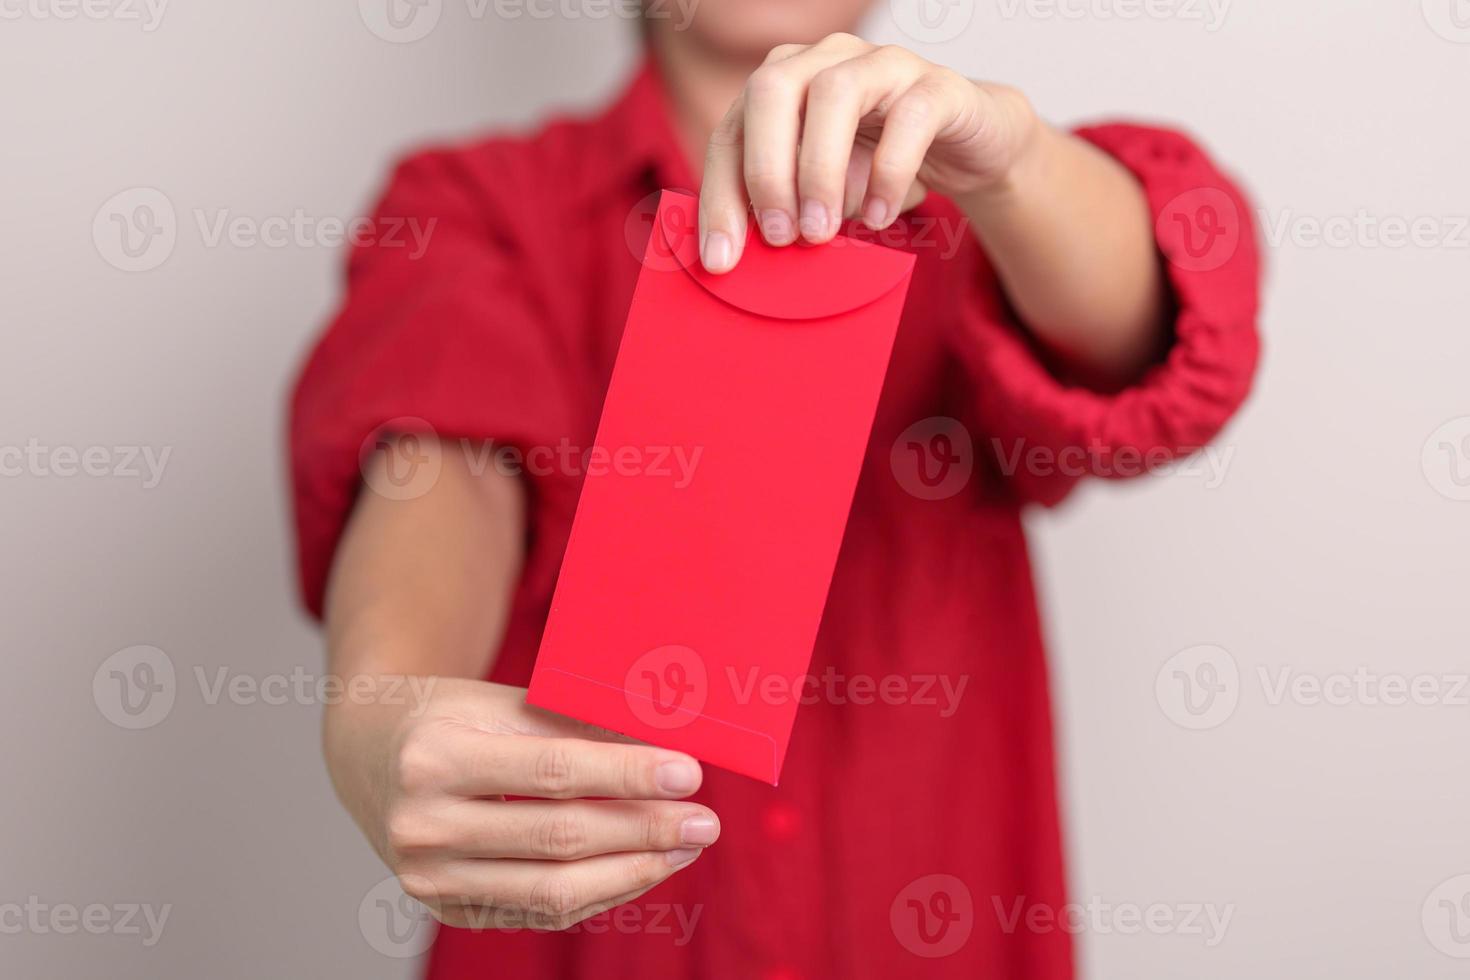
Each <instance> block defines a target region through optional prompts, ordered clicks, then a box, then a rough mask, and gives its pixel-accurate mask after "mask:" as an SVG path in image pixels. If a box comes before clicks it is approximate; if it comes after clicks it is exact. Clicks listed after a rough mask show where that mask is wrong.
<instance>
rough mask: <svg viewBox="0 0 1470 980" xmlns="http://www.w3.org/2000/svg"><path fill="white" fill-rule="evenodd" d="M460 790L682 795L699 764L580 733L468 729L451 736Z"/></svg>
mask: <svg viewBox="0 0 1470 980" xmlns="http://www.w3.org/2000/svg"><path fill="white" fill-rule="evenodd" d="M445 748H446V751H447V752H448V753H449V756H450V758H451V759H452V760H453V761H452V762H451V767H452V769H451V772H450V773H449V774H448V778H447V779H446V780H445V781H444V782H443V783H442V786H443V789H444V790H445V791H446V792H449V793H451V794H454V795H457V796H498V795H511V796H534V797H541V798H544V799H553V800H565V799H574V798H576V797H586V796H597V797H609V798H615V799H632V800H661V799H679V798H682V797H685V796H688V795H690V794H691V793H693V792H694V791H695V790H697V789H699V785H700V783H701V781H702V780H703V773H702V771H701V769H700V767H699V763H698V762H695V761H694V759H692V758H690V757H689V756H687V755H685V754H683V753H682V752H671V751H669V750H667V749H658V748H654V747H652V746H646V745H625V744H620V743H616V742H593V741H588V740H586V739H580V738H541V737H536V736H522V735H494V734H486V733H484V732H479V731H475V730H473V729H468V728H466V729H464V730H463V731H461V732H458V733H456V734H455V735H454V736H453V737H452V738H450V739H449V740H448V745H447V746H446V747H445Z"/></svg>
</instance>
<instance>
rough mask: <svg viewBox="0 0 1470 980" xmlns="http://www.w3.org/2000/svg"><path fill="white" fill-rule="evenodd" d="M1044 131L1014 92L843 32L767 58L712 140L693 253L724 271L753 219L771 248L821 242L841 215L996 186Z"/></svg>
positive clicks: (892, 209)
mask: <svg viewBox="0 0 1470 980" xmlns="http://www.w3.org/2000/svg"><path fill="white" fill-rule="evenodd" d="M1041 129H1042V127H1040V126H1039V125H1038V123H1037V121H1036V117H1035V115H1034V114H1033V112H1032V111H1031V107H1030V105H1029V104H1028V103H1027V101H1026V100H1025V98H1023V97H1022V96H1021V95H1020V94H1019V93H1018V92H1016V91H1014V90H1012V89H1008V88H1004V87H1002V86H996V85H988V84H980V83H977V82H972V81H970V80H969V79H966V78H964V77H963V76H961V75H958V74H956V73H955V72H953V71H951V70H949V69H948V68H942V67H940V66H938V65H934V64H931V63H929V62H927V61H925V60H924V59H923V58H921V57H919V56H918V55H916V54H914V53H912V52H910V51H906V50H904V49H903V48H898V47H892V46H888V47H878V46H876V45H873V44H869V43H868V42H867V41H864V40H862V39H861V38H857V37H854V36H852V35H850V34H834V35H832V36H830V37H828V38H826V39H824V40H822V41H820V42H818V43H816V44H811V45H806V44H786V45H782V46H781V47H778V48H776V49H775V50H773V51H772V52H771V53H770V55H769V56H768V57H767V58H766V60H765V63H764V64H763V65H762V66H761V67H760V68H759V69H758V70H757V71H756V72H755V73H754V74H753V75H751V76H750V80H749V81H748V82H747V83H746V86H745V90H744V92H742V93H741V95H740V97H739V98H738V99H736V100H735V103H734V104H733V105H731V107H730V111H729V112H728V113H727V114H726V115H725V117H724V119H723V120H721V122H720V124H719V126H718V127H717V128H716V129H715V132H714V135H713V137H712V138H711V139H710V144H709V152H708V155H707V157H706V159H705V167H704V181H703V188H702V191H701V194H700V208H699V216H700V254H701V257H702V258H703V261H704V265H705V268H707V269H708V270H709V271H711V272H725V271H727V270H729V269H731V268H733V267H734V265H735V263H736V262H737V261H739V259H740V252H741V249H742V248H743V247H744V244H745V236H746V215H747V212H748V211H749V210H753V211H754V213H755V215H756V219H757V221H758V223H759V226H760V230H761V234H762V236H763V237H764V238H765V240H766V241H767V242H769V243H770V244H772V245H789V244H791V243H792V242H794V241H796V239H797V238H798V236H799V237H801V238H804V239H806V240H807V241H809V242H825V241H827V240H828V239H830V238H832V236H833V235H835V234H836V233H837V229H838V225H839V224H840V222H841V220H842V219H843V218H850V217H855V216H859V215H861V217H862V220H863V222H864V224H866V225H867V226H868V227H870V228H873V229H875V230H876V229H881V228H885V227H887V226H888V225H889V224H890V223H892V222H893V220H894V219H895V218H897V217H898V215H899V214H901V213H902V212H903V211H906V210H908V209H909V208H912V207H914V206H915V205H917V204H918V203H919V202H920V201H921V200H923V198H924V194H925V189H926V188H932V189H934V190H935V191H938V192H939V193H941V194H945V195H947V196H950V197H955V198H958V197H961V196H965V195H973V194H977V193H983V192H986V191H989V190H991V189H995V188H1000V187H1003V186H1004V185H1005V184H1006V183H1007V181H1008V179H1009V178H1010V177H1011V175H1012V174H1013V173H1014V172H1015V170H1016V168H1017V167H1018V166H1019V165H1020V164H1021V163H1022V162H1023V161H1024V160H1025V158H1026V155H1027V153H1028V151H1029V149H1030V147H1031V145H1032V144H1033V143H1034V142H1035V141H1036V138H1037V134H1038V132H1039V131H1040V130H1041Z"/></svg>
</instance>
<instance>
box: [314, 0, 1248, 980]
mask: <svg viewBox="0 0 1470 980" xmlns="http://www.w3.org/2000/svg"><path fill="white" fill-rule="evenodd" d="M866 5H867V4H866V0H782V2H775V0H703V2H702V3H701V4H700V5H699V7H698V8H697V11H696V13H695V16H694V17H693V18H692V20H691V21H690V23H689V25H688V29H687V30H679V29H677V26H676V24H677V22H676V20H675V19H673V18H663V17H656V16H653V14H654V12H655V8H650V11H649V16H648V17H647V19H646V36H647V46H648V57H647V63H646V64H645V65H644V66H643V67H642V68H641V70H640V71H639V72H638V74H637V76H636V77H635V79H634V80H633V82H632V84H631V86H630V87H629V88H628V89H627V91H626V92H625V93H624V94H623V95H622V96H621V97H620V98H619V99H618V100H617V101H616V102H615V103H614V104H613V105H612V107H611V108H609V109H608V110H607V111H605V112H604V113H602V114H600V115H598V116H596V117H594V118H589V119H576V120H559V121H556V122H553V123H552V124H550V125H548V126H546V127H544V128H542V129H540V130H539V131H537V132H536V133H534V134H532V135H528V136H519V137H497V138H493V139H489V140H486V141H483V142H478V143H474V144H470V145H467V146H461V147H455V148H448V149H438V150H433V151H429V152H424V153H421V154H419V155H416V156H414V157H412V158H411V159H409V160H408V161H407V162H405V163H404V164H403V165H402V166H401V167H400V168H399V169H398V171H397V173H396V174H395V176H394V177H393V179H392V181H391V183H390V185H389V188H388V190H387V193H386V195H385V197H384V198H383V201H382V203H381V205H380V208H379V211H378V220H379V221H382V222H384V223H387V222H396V223H402V222H406V221H415V222H418V225H417V227H422V228H432V232H431V234H430V236H429V240H428V244H427V248H426V249H425V250H423V252H422V254H417V253H410V252H409V250H407V249H402V248H394V247H391V245H390V244H388V243H387V242H385V241H381V240H380V241H376V242H374V243H371V244H365V245H362V246H361V247H359V248H357V249H356V250H355V252H354V254H353V255H352V258H351V268H350V278H349V290H348V294H347V297H346V300H345V304H344V307H343V309H342V310H341V312H340V315H339V316H338V317H337V319H336V321H335V322H334V323H333V324H332V326H331V327H330V328H329V329H328V331H327V332H326V334H325V336H324V337H323V338H322V340H321V342H320V344H319V345H318V347H317V349H316V350H315V351H314V352H313V354H312V356H311V359H310V361H309V363H308V364H307V366H306V368H305V371H304V373H303V375H302V377H301V379H300V383H299V387H298V389H297V391H296V395H295V400H294V404H293V419H292V441H293V447H292V449H293V463H294V478H295V490H296V506H297V521H298V530H299V536H300V552H301V571H302V577H303V582H304V590H305V596H306V602H307V604H308V606H309V607H310V609H311V610H312V611H313V612H315V613H317V614H320V615H323V616H324V618H325V622H326V626H327V633H328V646H329V652H330V658H331V663H332V670H333V671H334V673H338V674H342V675H347V676H352V677H365V678H373V677H382V676H385V675H412V676H414V677H416V678H417V677H426V678H434V679H435V680H434V683H433V687H432V696H431V697H430V698H429V699H428V701H427V703H409V702H406V701H404V699H401V698H389V697H386V696H385V697H382V698H379V699H376V700H374V701H372V703H362V702H363V701H364V699H349V700H348V701H346V702H344V703H343V704H340V705H337V706H334V707H332V708H329V709H328V713H327V718H326V724H325V751H326V756H327V761H328V764H329V768H330V770H331V774H332V778H333V781H334V783H335V785H336V787H337V790H338V793H339V795H340V796H341V798H342V800H343V801H344V803H345V805H346V806H347V808H348V809H349V810H350V811H351V813H352V814H353V816H354V818H355V819H356V820H357V822H358V824H359V825H360V826H361V828H362V829H363V831H364V833H365V834H366V835H367V837H368V840H369V841H370V842H371V843H372V845H373V846H374V847H375V848H376V849H377V851H378V853H379V854H380V855H381V856H382V857H383V859H384V861H385V862H386V863H387V864H388V865H389V867H390V868H392V869H393V871H394V872H395V873H397V874H398V876H399V878H400V880H401V882H402V884H403V886H404V888H405V889H406V890H407V891H408V892H409V893H410V894H412V895H414V896H416V897H418V898H420V899H421V900H422V901H423V902H424V903H425V904H427V905H428V906H429V908H430V909H431V910H432V911H433V913H434V915H435V916H436V917H437V918H438V919H440V920H441V921H442V922H443V923H444V924H445V928H443V929H442V930H441V932H440V934H439V936H438V939H437V941H436V945H435V947H434V951H433V954H432V959H431V963H430V975H431V976H432V977H436V978H443V980H457V978H461V977H480V976H486V977H489V976H494V977H537V976H565V977H581V976H597V977H599V978H602V980H612V978H624V977H626V978H629V980H633V978H647V977H664V976H667V977H696V976H697V977H731V978H737V977H738V978H749V977H791V978H795V977H873V978H891V977H899V976H909V975H926V976H940V977H951V976H952V977H967V978H972V977H987V978H991V977H994V978H999V977H1025V978H1061V977H1069V976H1071V971H1072V965H1071V963H1072V951H1071V948H1070V938H1069V934H1068V932H1067V930H1065V929H1062V928H1058V927H1053V928H1039V927H1036V926H1035V925H1034V924H1033V923H1035V922H1037V921H1041V920H1039V919H1038V918H1037V917H1036V916H1034V915H1028V914H1027V913H1028V912H1029V911H1030V910H1032V909H1033V908H1035V907H1040V908H1041V909H1043V911H1044V912H1045V911H1047V910H1049V911H1050V913H1051V914H1052V915H1059V914H1060V913H1061V911H1062V909H1061V907H1062V905H1063V904H1064V902H1065V893H1064V886H1063V871H1062V864H1061V847H1060V840H1059V837H1060V835H1059V833H1058V826H1057V806H1056V798H1055V792H1054V783H1053V753H1052V736H1051V728H1050V720H1049V715H1048V703H1047V686H1046V676H1045V664H1044V653H1043V647H1042V640H1041V633H1040V628H1039V623H1038V615H1037V608H1036V599H1035V594H1034V591H1033V586H1032V581H1031V574H1030V569H1029V566H1028V561H1027V554H1026V545H1025V541H1024V538H1023V535H1022V530H1021V523H1020V518H1019V512H1020V508H1021V507H1022V506H1023V505H1025V504H1027V503H1030V502H1039V503H1042V504H1054V503H1056V502H1057V501H1059V500H1061V499H1062V498H1063V497H1064V496H1065V495H1066V493H1067V492H1068V490H1069V489H1070V488H1071V487H1072V486H1073V485H1074V483H1075V482H1076V481H1077V479H1078V478H1079V477H1080V476H1082V475H1085V474H1088V473H1096V474H1098V475H1105V476H1116V475H1127V474H1129V473H1132V472H1138V471H1139V470H1140V469H1143V468H1145V465H1144V464H1145V461H1147V460H1154V461H1157V460H1158V459H1159V458H1161V457H1162V455H1166V454H1178V453H1181V452H1185V451H1188V450H1190V449H1193V448H1197V447H1199V446H1201V445H1203V444H1204V442H1205V441H1206V440H1208V439H1209V438H1210V437H1212V436H1213V435H1214V434H1215V433H1216V432H1217V431H1218V429H1219V428H1220V427H1221V426H1222V425H1223V423H1224V422H1225V421H1226V419H1227V418H1228V416H1229V415H1230V414H1231V412H1232V411H1233V410H1234V409H1235V408H1236V407H1237V406H1238V405H1239V403H1240V402H1241V401H1242V399H1243V398H1244V397H1245V395H1246V393H1247V391H1248V388H1249V384H1250V379H1251V375H1252V372H1253V369H1254V365H1255V361H1256V355H1257V341H1256V335H1255V331H1254V320H1255V313H1256V289H1257V278H1258V271H1257V260H1256V253H1255V249H1254V244H1253V240H1252V235H1251V233H1250V230H1249V228H1248V227H1247V226H1246V224H1245V223H1246V221H1247V218H1246V214H1247V210H1246V207H1245V204H1244V202H1243V201H1242V200H1241V198H1240V197H1239V195H1238V193H1237V192H1236V190H1235V189H1234V188H1233V187H1232V186H1231V185H1230V184H1229V183H1228V182H1227V181H1226V180H1225V179H1224V178H1223V177H1222V176H1221V175H1220V173H1219V172H1218V171H1217V170H1216V169H1215V168H1214V167H1213V166H1212V165H1211V163H1210V162H1209V161H1208V160H1206V159H1205V157H1204V156H1203V155H1202V154H1201V153H1200V151H1199V150H1198V149H1196V148H1195V147H1194V146H1193V145H1192V144H1191V143H1190V142H1188V141H1187V140H1186V139H1185V138H1183V137H1181V136H1179V135H1177V134H1174V133H1170V132H1166V131H1160V130H1151V129H1145V128H1139V127H1133V126H1103V127H1098V128H1093V129H1088V130H1084V131H1081V132H1080V133H1077V134H1068V133H1064V132H1060V131H1058V130H1056V129H1053V128H1051V127H1050V126H1048V125H1046V124H1045V123H1044V122H1042V121H1041V120H1040V119H1039V118H1038V116H1037V115H1036V113H1034V112H1033V110H1032V107H1031V106H1030V104H1029V103H1028V102H1027V100H1026V99H1025V97H1024V96H1023V95H1022V94H1021V93H1020V92H1018V91H1016V90H1014V89H1011V88H1007V87H1003V86H1000V85H994V84H989V83H977V82H972V81H969V80H966V79H964V78H961V77H960V76H958V75H956V74H954V73H953V72H950V71H948V70H946V69H943V68H941V67H938V66H936V65H932V64H929V63H928V62H926V61H924V60H923V59H922V58H920V57H919V56H918V55H915V54H913V53H911V52H908V51H905V50H902V49H899V48H875V47H874V46H873V45H870V44H867V43H865V42H863V41H861V40H859V39H857V38H855V37H852V36H851V35H848V34H844V33H841V32H842V31H844V30H847V29H850V28H851V26H852V25H853V24H855V23H856V22H857V21H858V19H859V18H860V17H861V15H862V14H863V13H864V12H865V7H866ZM701 160H702V161H703V163H702V167H700V168H698V169H696V168H695V167H694V166H693V165H692V161H701ZM663 187H673V188H689V189H693V188H697V189H698V190H699V192H700V228H699V234H700V246H701V256H702V259H703V261H704V263H705V265H706V266H707V267H708V268H709V269H710V270H711V271H714V272H723V271H727V270H729V269H730V268H732V267H733V266H734V265H736V264H737V263H738V262H739V261H740V257H741V251H742V247H743V245H744V243H745V241H746V234H747V223H748V222H749V221H752V220H753V221H754V222H755V224H756V225H757V226H758V229H759V230H758V233H759V234H762V235H763V236H764V237H765V238H766V240H767V241H769V242H770V243H771V244H773V245H779V246H793V243H795V242H797V240H798V239H803V240H805V241H808V242H824V241H827V240H829V239H831V238H832V237H833V236H834V235H836V234H838V233H839V229H840V226H841V224H842V220H843V219H848V223H847V225H846V228H847V230H848V231H850V232H853V233H858V234H861V235H863V236H865V237H874V236H876V235H877V234H878V233H879V232H880V231H881V232H882V240H883V241H884V242H885V243H887V244H891V245H894V246H895V247H899V248H905V249H908V250H910V251H912V252H914V253H915V255H916V256H917V264H916V269H915V273H914V279H913V284H912V287H911V289H910V292H909V297H908V302H907V306H906V308H905V312H904V317H903V320H902V323H901V325H900V327H899V335H898V341H897V344H896V347H895V350H894V353H893V361H892V364H891V367H890V370H889V373H888V378H887V382H886V386H885V389H884V392H883V396H882V400H881V404H880V406H879V409H878V413H877V419H876V421H875V424H874V430H873V436H872V441H871V445H870V449H869V453H868V457H867V460H866V462H865V464H864V469H863V473H862V476H861V479H860V481H859V486H858V490H857V493H856V498H855V500H854V502H853V507H852V514H851V518H850V521H849V525H848V528H847V533H846V537H845V540H844V544H843V549H842V553H841V556H840V558H839V561H838V566H837V569H836V573H835V577H834V580H833V583H832V588H831V593H830V597H829V600H828V604H827V607H826V612H825V616H824V619H823V625H822V631H821V634H820V636H819V638H818V643H817V649H816V654H815V657H814V660H813V663H812V667H811V673H812V675H813V676H814V677H816V678H819V679H820V678H832V677H835V678H837V681H836V682H835V683H823V684H821V685H813V686H812V688H811V689H810V690H811V691H814V692H816V695H817V696H816V697H815V698H808V699H807V700H811V701H813V702H814V703H810V704H805V705H804V706H803V707H802V708H801V710H800V714H799V717H798V721H797V724H796V728H795V731H794V734H793V737H792V742H791V748H790V754H789V756H788V759H787V762H786V766H785V772H784V775H783V780H782V784H781V786H780V787H779V788H772V787H769V786H765V785H762V784H759V783H757V782H755V781H753V780H750V779H746V778H744V777H740V776H735V775H731V774H729V773H725V772H721V771H718V770H715V769H709V770H703V769H702V768H701V767H700V766H699V765H698V764H697V763H696V762H695V761H694V760H693V759H690V758H688V757H687V756H684V755H682V754H680V753H677V752H671V751H666V750H662V749H657V748H653V747H649V746H644V745H638V744H631V743H629V742H627V741H625V740H620V739H617V738H616V737H614V736H609V735H608V734H607V733H605V732H600V731H596V730H593V729H590V728H588V727H586V726H583V725H580V724H578V723H575V722H571V721H569V720H566V719H560V718H556V717H553V716H551V715H548V714H546V713H543V712H538V711H535V710H533V709H529V708H527V707H526V706H525V704H524V691H523V688H524V685H525V683H526V681H527V679H528V677H529V674H530V669H531V665H532V663H533V660H534V657H535V654H536V650H537V645H538V640H539V637H540V631H541V629H542V626H543V624H544V621H545V617H546V612H547V606H548V602H549V598H550V595H551V590H552V587H553V584H554V582H555V578H556V573H557V566H558V562H559V561H560V558H561V555H562V553H563V551H564V549H565V545H566V540H567V533H568V529H569V526H570V523H571V519H572V514H573V511H574V509H575V506H576V500H577V494H578V488H579V485H580V478H581V472H580V467H578V466H576V465H553V466H544V467H540V468H537V469H536V470H535V471H534V472H532V471H528V472H525V473H508V472H506V471H505V468H504V467H497V466H488V465H485V460H486V459H487V458H488V457H489V454H490V451H491V450H492V449H494V448H496V447H503V446H512V447H515V448H516V449H518V450H519V451H520V452H522V453H528V452H530V451H531V450H533V449H535V448H536V447H542V448H543V449H544V448H545V447H558V446H568V445H569V446H571V447H587V446H591V445H592V440H593V437H594V433H595V430H596V424H597V419H598V413H599V409H600V406H601V403H602V397H603V394H604V392H605V390H606V386H607V381H608V377H609V375H610V372H611V369H612V364H613V359H614V357H615V354H616V350H617V344H618V339H619V336H620V331H621V328H622V325H623V320H624V317H625V315H626V312H627V309H628V305H629V300H630V297H631V294H632V289H633V284H634V282H635V280H636V277H637V273H638V268H639V266H638V259H637V257H636V256H638V255H639V254H641V241H642V239H641V238H640V237H639V236H640V235H641V236H646V234H647V227H648V226H647V222H646V221H643V220H641V219H642V218H643V217H644V216H645V214H646V211H647V207H648V202H649V200H650V199H651V198H650V195H653V194H654V193H655V192H657V191H658V190H659V189H660V188H663ZM982 243H983V245H982ZM1161 256H1162V257H1161ZM1165 257H1166V258H1165ZM944 420H953V421H944ZM915 433H918V436H917V437H915V435H914V434H915ZM935 436H942V437H943V438H937V439H936V438H934V437H935ZM966 437H968V438H970V440H971V442H970V443H966V442H965V439H966ZM901 439H902V440H903V444H904V445H909V446H918V447H919V450H920V452H919V454H918V456H916V457H915V459H914V465H915V466H917V467H925V469H924V470H923V471H922V472H919V471H914V472H905V471H904V468H903V467H902V466H901V465H899V463H898V461H899V460H902V459H903V453H902V452H900V453H898V454H896V455H895V454H893V453H892V452H891V450H892V449H893V447H894V446H895V444H896V443H899V441H900V440H901ZM945 440H948V441H947V442H946V441H945ZM967 445H973V447H974V449H973V457H971V456H970V455H968V454H966V453H965V452H964V450H965V447H966V446H967ZM364 447H366V451H364ZM926 447H927V448H928V449H933V450H935V451H936V455H934V456H933V458H932V459H930V458H926V457H925V454H924V451H925V450H926ZM955 447H958V448H957V449H956V448H955ZM940 450H943V453H939V451H940ZM945 454H948V455H945ZM560 458H563V459H567V458H575V454H573V455H572V456H571V457H568V456H565V455H563V456H562V457H560ZM950 463H958V464H959V465H960V473H961V476H960V478H959V479H958V481H956V480H949V481H947V482H945V485H944V486H943V487H942V488H941V489H939V490H935V488H934V487H932V486H930V484H932V483H934V482H935V481H934V479H933V478H934V477H935V474H937V473H941V472H943V471H942V470H941V469H933V468H930V467H942V466H944V465H948V464H950ZM965 467H972V469H969V470H967V469H965ZM424 474H428V475H427V477H425V476H424ZM921 477H922V478H921ZM364 483H365V484H366V486H367V487H368V488H371V490H368V491H364V492H359V489H360V488H361V487H362V486H363V484H364ZM885 682H886V683H887V684H888V686H887V687H883V686H882V685H883V684H884V683H885ZM383 689H384V690H385V691H386V690H388V688H387V686H385V687H384V688H383ZM880 689H881V690H885V691H888V692H890V694H892V692H900V693H898V694H896V695H893V696H883V697H878V696H875V694H874V692H876V691H877V690H880ZM924 691H927V692H930V693H929V694H928V695H927V696H922V694H923V692H924ZM941 691H948V692H949V695H948V696H947V697H946V696H942V695H939V694H938V693H937V692H941ZM862 692H866V693H867V696H862ZM506 797H510V799H509V800H507V799H506ZM608 909H615V911H613V912H609V913H606V914H599V913H604V912H605V910H608ZM592 916H596V917H595V918H592V919H591V920H590V921H588V920H589V917H592Z"/></svg>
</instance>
